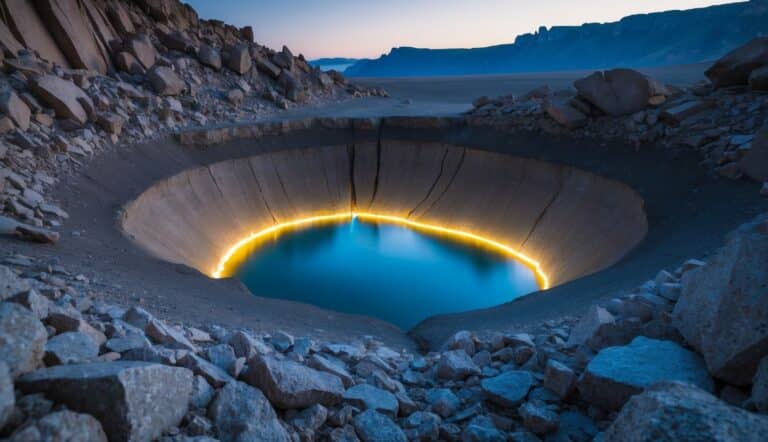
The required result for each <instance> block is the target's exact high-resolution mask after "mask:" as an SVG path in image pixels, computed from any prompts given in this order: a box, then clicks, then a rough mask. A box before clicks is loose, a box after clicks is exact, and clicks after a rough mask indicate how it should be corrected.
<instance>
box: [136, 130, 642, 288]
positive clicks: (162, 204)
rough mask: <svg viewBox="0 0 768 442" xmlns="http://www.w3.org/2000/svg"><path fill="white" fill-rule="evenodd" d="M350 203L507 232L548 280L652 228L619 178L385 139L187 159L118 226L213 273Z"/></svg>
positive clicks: (614, 252)
mask: <svg viewBox="0 0 768 442" xmlns="http://www.w3.org/2000/svg"><path fill="white" fill-rule="evenodd" d="M344 211H360V212H372V213H376V214H382V215H391V216H398V217H403V218H408V219H411V220H414V221H418V222H423V223H428V224H436V225H440V226H444V227H449V228H453V229H459V230H464V231H468V232H471V233H474V234H477V235H481V236H484V237H487V238H489V239H492V240H495V241H498V242H501V243H503V244H505V245H507V246H509V247H512V248H514V249H516V250H518V251H520V252H522V253H524V254H525V255H527V256H528V257H530V258H532V259H534V260H536V261H538V262H539V263H540V265H541V268H542V270H543V271H544V272H545V273H546V274H547V276H548V277H549V280H550V285H551V286H555V285H559V284H562V283H565V282H567V281H570V280H573V279H576V278H579V277H581V276H585V275H588V274H590V273H593V272H596V271H599V270H601V269H604V268H606V267H608V266H610V265H612V264H614V263H615V262H617V261H618V260H619V259H620V258H621V257H622V256H624V255H625V254H626V253H627V252H628V251H629V250H631V249H632V248H633V247H634V246H635V245H637V244H638V243H639V242H640V241H641V240H642V239H643V237H644V236H645V234H646V232H647V229H648V223H647V220H646V215H645V212H644V210H643V200H642V198H641V197H640V196H639V195H638V194H637V193H636V192H635V191H634V190H632V189H631V188H629V187H628V186H626V185H624V184H622V183H619V182H617V181H613V180H609V179H606V178H602V177H600V176H597V175H594V174H592V173H589V172H586V171H583V170H579V169H576V168H572V167H568V166H563V165H556V164H551V163H546V162H542V161H539V160H533V159H525V158H520V157H513V156H509V155H504V154H500V153H493V152H487V151H482V150H474V149H467V148H463V147H458V146H453V145H445V144H438V143H432V142H416V141H398V140H386V139H385V140H382V141H381V142H380V143H377V142H368V143H362V144H356V145H354V146H346V145H341V146H338V145H337V146H327V147H317V148H309V149H292V150H285V151H280V152H274V153H266V154H261V155H257V156H252V157H249V158H239V159H234V160H229V161H223V162H219V163H216V164H213V165H211V166H206V167H201V168H197V169H192V170H187V171H185V172H182V173H180V174H178V175H176V176H173V177H171V178H169V179H167V180H164V181H161V182H158V183H156V184H155V185H154V186H152V187H151V188H149V189H147V190H146V191H145V192H144V193H142V194H141V195H140V196H139V197H138V198H136V199H135V200H134V201H132V202H130V203H129V204H128V205H127V206H126V210H125V211H124V212H123V219H122V227H123V229H124V231H125V232H126V233H127V234H128V235H129V236H131V237H132V238H133V239H134V240H135V241H136V242H137V243H138V244H139V245H140V246H142V247H143V248H145V249H146V250H148V251H149V252H150V253H152V254H154V255H155V256H157V257H160V258H162V259H164V260H167V261H170V262H175V263H180V264H185V265H188V266H190V267H194V268H196V269H198V270H199V271H201V272H203V273H205V274H207V275H211V274H212V273H213V271H214V270H215V269H216V266H217V264H218V261H219V260H220V258H221V256H222V255H223V254H224V253H226V251H227V250H228V249H229V248H230V247H231V246H232V245H233V244H235V243H236V242H237V241H239V240H241V239H242V238H244V237H246V236H248V235H249V234H251V233H253V232H257V231H260V230H263V229H265V228H268V227H271V226H274V225H275V224H278V223H284V222H288V221H292V220H296V219H298V218H305V217H310V216H317V215H327V214H333V213H338V212H344Z"/></svg>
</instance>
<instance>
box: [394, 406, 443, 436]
mask: <svg viewBox="0 0 768 442" xmlns="http://www.w3.org/2000/svg"><path fill="white" fill-rule="evenodd" d="M440 423H441V420H440V416H438V415H436V414H434V413H430V412H428V411H416V412H414V413H412V414H411V415H410V416H408V418H406V419H405V420H404V421H403V426H404V427H405V428H407V430H406V435H407V436H408V439H409V440H414V439H415V440H420V441H436V440H438V439H439V438H440Z"/></svg>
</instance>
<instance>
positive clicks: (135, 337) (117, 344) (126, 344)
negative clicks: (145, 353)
mask: <svg viewBox="0 0 768 442" xmlns="http://www.w3.org/2000/svg"><path fill="white" fill-rule="evenodd" d="M151 346H152V343H150V342H149V340H148V339H147V338H146V336H144V335H143V334H138V333H129V334H127V335H125V336H123V337H120V338H112V339H110V340H108V341H107V342H105V343H104V348H106V349H107V350H109V351H114V352H116V353H125V352H127V351H128V350H135V349H141V348H149V347H151Z"/></svg>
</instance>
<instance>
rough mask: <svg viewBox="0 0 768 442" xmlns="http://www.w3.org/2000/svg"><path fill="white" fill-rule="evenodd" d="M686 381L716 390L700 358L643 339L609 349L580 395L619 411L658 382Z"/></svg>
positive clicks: (585, 378)
mask: <svg viewBox="0 0 768 442" xmlns="http://www.w3.org/2000/svg"><path fill="white" fill-rule="evenodd" d="M661 381H684V382H689V383H691V384H694V385H697V386H699V387H700V388H703V389H705V390H708V391H712V390H713V389H714V383H713V382H712V379H711V378H710V377H709V374H708V373H707V370H706V368H705V366H704V362H703V361H702V360H701V358H700V357H699V356H698V355H697V354H695V353H693V352H691V351H689V350H686V349H684V348H682V347H680V346H679V345H677V344H675V343H674V342H671V341H658V340H655V339H648V338H646V337H643V336H640V337H637V338H635V339H634V340H633V341H632V342H631V343H630V344H629V345H626V346H623V347H608V348H606V349H603V350H602V351H600V353H598V354H597V356H595V357H594V358H593V359H592V360H591V361H590V362H589V364H588V365H587V368H586V370H585V371H584V374H583V375H582V377H581V379H579V384H578V388H579V392H580V393H581V396H582V397H583V398H584V399H586V400H587V401H588V402H590V403H591V404H594V405H597V406H599V407H601V408H604V409H607V410H615V409H619V408H621V407H622V405H624V404H625V403H626V402H627V401H628V400H629V398H630V397H632V396H633V395H635V394H638V393H640V392H642V391H643V390H644V389H646V388H648V387H650V386H651V385H653V384H655V383H656V382H661Z"/></svg>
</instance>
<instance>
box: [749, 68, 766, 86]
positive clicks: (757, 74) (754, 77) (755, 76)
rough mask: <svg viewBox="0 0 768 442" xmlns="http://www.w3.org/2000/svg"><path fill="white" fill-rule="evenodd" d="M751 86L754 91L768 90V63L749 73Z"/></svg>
mask: <svg viewBox="0 0 768 442" xmlns="http://www.w3.org/2000/svg"><path fill="white" fill-rule="evenodd" d="M749 87H751V88H752V90H753V91H768V64H766V65H765V66H763V67H761V68H759V69H755V70H754V71H752V73H751V74H750V75H749Z"/></svg>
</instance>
